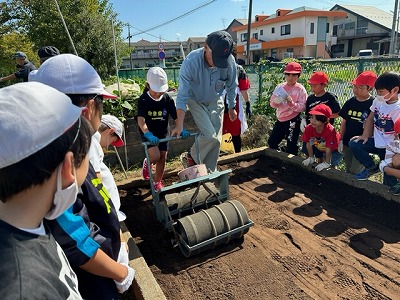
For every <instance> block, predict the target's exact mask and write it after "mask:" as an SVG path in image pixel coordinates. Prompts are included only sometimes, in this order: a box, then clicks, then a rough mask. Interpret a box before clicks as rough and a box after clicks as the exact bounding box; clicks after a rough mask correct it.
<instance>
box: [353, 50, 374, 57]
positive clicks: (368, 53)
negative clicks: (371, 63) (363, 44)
mask: <svg viewBox="0 0 400 300" xmlns="http://www.w3.org/2000/svg"><path fill="white" fill-rule="evenodd" d="M373 56H374V53H373V52H372V50H371V49H363V50H360V51H358V53H357V57H359V58H371V57H373Z"/></svg>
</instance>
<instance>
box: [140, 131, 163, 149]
mask: <svg viewBox="0 0 400 300" xmlns="http://www.w3.org/2000/svg"><path fill="white" fill-rule="evenodd" d="M144 137H145V138H146V139H147V140H148V141H149V143H150V145H152V146H155V145H158V144H159V143H160V140H159V139H158V137H156V136H154V135H153V134H152V133H151V132H150V131H147V132H146V133H145V134H144Z"/></svg>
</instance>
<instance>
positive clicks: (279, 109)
mask: <svg viewBox="0 0 400 300" xmlns="http://www.w3.org/2000/svg"><path fill="white" fill-rule="evenodd" d="M284 74H285V82H283V83H280V84H278V85H277V86H276V88H275V89H274V91H273V93H272V96H271V99H270V105H271V107H272V108H275V109H276V117H277V121H276V122H275V125H274V128H273V129H272V132H271V134H270V136H269V139H268V146H269V147H270V148H271V149H278V147H279V144H280V142H281V141H282V140H283V139H284V138H285V139H286V147H287V148H286V152H288V153H290V154H293V155H297V154H298V151H299V149H298V145H297V141H298V139H299V134H300V122H301V118H300V114H301V113H302V112H303V111H304V110H305V105H306V100H307V91H306V89H305V88H304V86H303V85H302V84H300V83H298V82H297V80H298V79H299V77H300V74H301V65H300V64H299V63H297V62H290V63H288V64H287V65H286V67H285V70H284Z"/></svg>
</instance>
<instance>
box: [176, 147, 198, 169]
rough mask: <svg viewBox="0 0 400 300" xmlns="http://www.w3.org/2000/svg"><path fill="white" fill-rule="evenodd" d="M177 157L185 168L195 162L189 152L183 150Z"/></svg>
mask: <svg viewBox="0 0 400 300" xmlns="http://www.w3.org/2000/svg"><path fill="white" fill-rule="evenodd" d="M179 159H180V160H181V163H182V165H183V168H184V169H187V168H189V167H191V166H194V165H195V164H196V163H195V162H194V159H193V158H192V156H191V155H190V153H189V152H187V151H186V152H183V153H182V154H181V155H180V156H179Z"/></svg>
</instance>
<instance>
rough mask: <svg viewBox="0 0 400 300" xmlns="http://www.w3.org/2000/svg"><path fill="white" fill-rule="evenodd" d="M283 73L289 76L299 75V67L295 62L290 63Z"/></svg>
mask: <svg viewBox="0 0 400 300" xmlns="http://www.w3.org/2000/svg"><path fill="white" fill-rule="evenodd" d="M283 72H284V73H289V74H300V73H301V65H300V64H299V63H297V62H295V61H291V62H290V63H288V64H287V65H286V67H285V70H284V71H283Z"/></svg>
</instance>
